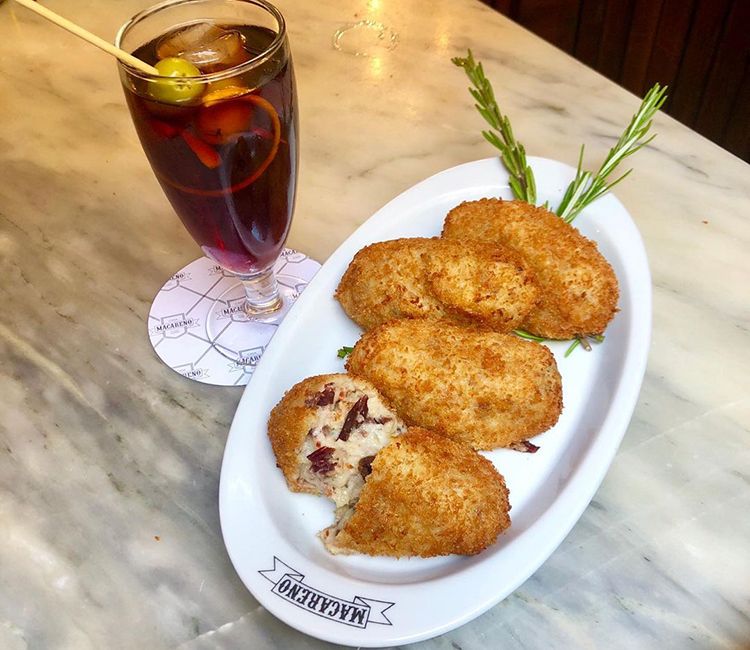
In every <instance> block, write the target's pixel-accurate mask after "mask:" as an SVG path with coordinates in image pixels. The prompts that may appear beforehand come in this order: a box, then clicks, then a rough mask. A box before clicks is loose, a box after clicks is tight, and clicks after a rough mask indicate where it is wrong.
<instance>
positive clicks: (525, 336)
mask: <svg viewBox="0 0 750 650" xmlns="http://www.w3.org/2000/svg"><path fill="white" fill-rule="evenodd" d="M513 334H515V335H516V336H518V337H519V338H522V339H526V340H527V341H536V342H537V343H544V342H545V341H546V340H547V339H545V338H544V337H543V336H537V335H536V334H532V333H531V332H527V331H526V330H513Z"/></svg>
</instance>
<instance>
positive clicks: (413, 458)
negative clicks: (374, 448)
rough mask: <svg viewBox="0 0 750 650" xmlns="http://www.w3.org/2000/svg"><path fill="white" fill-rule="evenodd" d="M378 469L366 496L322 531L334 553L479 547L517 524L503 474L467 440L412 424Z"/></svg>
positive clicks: (471, 550) (428, 553)
mask: <svg viewBox="0 0 750 650" xmlns="http://www.w3.org/2000/svg"><path fill="white" fill-rule="evenodd" d="M371 470H372V471H371V473H370V474H369V475H368V476H367V478H366V480H365V484H364V487H363V488H362V491H361V493H360V495H359V500H358V501H356V502H354V503H352V504H351V505H350V506H349V507H346V508H340V509H339V511H337V522H336V524H334V525H333V526H331V527H330V528H327V529H326V530H324V531H322V532H321V533H320V537H321V539H322V540H323V543H324V544H325V545H326V547H327V548H328V550H329V551H331V553H365V554H367V555H387V556H392V557H404V556H419V557H433V556H437V555H450V554H453V553H456V554H460V555H474V554H476V553H479V552H480V551H483V550H484V549H486V548H487V547H488V546H490V545H492V544H494V543H495V541H496V540H497V537H498V535H499V534H500V533H501V532H502V531H504V530H505V529H506V528H508V526H510V517H509V516H508V511H509V509H510V506H509V504H508V490H507V488H506V486H505V481H504V480H503V477H502V476H500V474H498V473H497V471H496V470H495V468H494V466H493V465H492V463H491V462H490V461H488V460H487V459H486V458H483V457H482V456H480V455H479V454H478V453H477V452H475V451H474V450H473V449H471V447H469V446H468V445H466V444H464V443H460V442H456V441H454V440H450V439H448V438H445V437H443V436H439V435H437V434H435V433H432V432H430V431H426V430H424V429H418V428H410V429H408V430H407V431H406V433H404V434H403V435H401V436H399V437H398V438H394V439H393V440H392V441H391V442H390V443H389V444H388V445H387V446H386V447H384V448H383V450H382V451H380V453H378V454H377V456H375V460H374V461H373V462H372V466H371Z"/></svg>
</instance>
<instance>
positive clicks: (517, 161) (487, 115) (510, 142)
mask: <svg viewBox="0 0 750 650" xmlns="http://www.w3.org/2000/svg"><path fill="white" fill-rule="evenodd" d="M451 61H453V63H454V65H457V66H458V67H460V68H463V69H464V72H465V73H466V76H467V77H468V78H469V80H470V81H471V83H472V84H473V85H474V87H473V88H469V92H470V93H471V96H472V97H473V98H474V99H475V100H476V102H477V103H476V104H475V106H476V109H477V110H478V111H479V114H480V115H481V116H482V117H483V118H484V119H485V121H486V122H487V124H489V125H490V127H492V129H491V130H490V131H482V135H483V136H484V138H485V140H487V142H489V143H490V144H491V145H492V146H493V147H496V148H497V149H499V150H500V155H501V158H502V161H503V164H504V165H505V167H506V169H507V170H508V172H509V173H510V181H509V182H510V188H511V190H512V191H513V196H515V197H516V198H518V199H522V200H523V201H526V202H527V203H531V204H536V183H535V182H534V172H532V171H531V167H529V165H528V163H527V162H526V151H525V149H524V148H523V145H522V144H521V143H520V142H518V141H517V140H516V138H515V136H514V135H513V129H512V128H511V126H510V120H509V119H508V116H507V115H503V114H502V112H501V111H500V107H499V106H498V105H497V100H496V99H495V91H494V90H493V89H492V84H490V81H489V79H487V77H485V76H484V70H483V68H482V64H481V63H477V62H476V61H475V60H474V55H473V54H472V53H471V50H469V51H468V53H467V55H466V57H464V58H461V57H458V56H457V57H455V58H453V59H451Z"/></svg>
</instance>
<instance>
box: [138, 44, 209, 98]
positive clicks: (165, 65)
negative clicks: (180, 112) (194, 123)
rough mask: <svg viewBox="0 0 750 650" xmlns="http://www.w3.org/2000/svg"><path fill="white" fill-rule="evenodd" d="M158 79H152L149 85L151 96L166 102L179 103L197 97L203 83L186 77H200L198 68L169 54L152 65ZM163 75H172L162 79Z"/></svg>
mask: <svg viewBox="0 0 750 650" xmlns="http://www.w3.org/2000/svg"><path fill="white" fill-rule="evenodd" d="M154 67H155V68H156V69H157V70H158V71H159V74H160V75H161V76H162V78H160V79H152V80H151V82H150V86H149V92H150V93H151V96H152V97H153V98H154V99H156V100H157V101H160V102H165V103H167V104H181V103H183V102H187V101H190V100H191V99H195V98H196V97H198V96H199V95H200V94H201V93H202V92H203V90H204V87H205V84H204V83H202V82H200V81H198V80H196V79H187V78H186V77H200V75H201V71H200V70H198V68H196V67H195V66H194V65H193V64H192V63H190V61H187V60H186V59H180V58H178V57H176V56H170V57H167V58H166V59H162V60H161V61H159V62H158V63H157V64H156V65H155V66H154ZM163 77H173V78H171V79H164V78H163Z"/></svg>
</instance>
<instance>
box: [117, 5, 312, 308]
mask: <svg viewBox="0 0 750 650" xmlns="http://www.w3.org/2000/svg"><path fill="white" fill-rule="evenodd" d="M116 44H117V45H118V46H119V47H122V48H123V49H126V50H127V51H129V52H132V53H133V54H134V55H135V56H136V57H138V58H140V59H142V60H144V61H146V62H147V63H150V64H152V65H154V66H156V68H157V70H158V71H159V73H160V76H151V75H148V74H145V73H142V72H140V71H138V70H135V69H132V68H129V67H127V66H125V65H123V64H120V74H121V79H122V83H123V87H124V90H125V96H126V98H127V103H128V106H129V108H130V112H131V115H132V117H133V121H134V124H135V127H136V130H137V132H138V136H139V138H140V141H141V144H142V145H143V149H144V151H145V152H146V155H147V156H148V159H149V161H150V163H151V167H152V169H153V171H154V173H155V174H156V177H157V178H158V180H159V183H160V184H161V186H162V188H163V190H164V192H165V194H166V195H167V197H168V199H169V201H170V203H171V204H172V207H173V208H174V210H175V212H176V213H177V215H178V216H179V218H180V219H181V220H182V223H183V224H184V225H185V227H186V228H187V229H188V231H189V232H190V234H191V235H192V236H193V238H194V239H195V241H196V242H197V243H198V245H199V246H200V247H201V249H202V251H203V253H204V254H205V255H206V256H208V257H209V258H211V259H213V260H215V261H216V262H217V263H218V264H219V265H220V266H221V267H222V268H223V269H225V270H227V271H230V272H232V273H234V274H236V275H237V276H238V278H239V280H240V281H242V282H243V284H244V286H245V289H246V297H247V302H246V307H245V309H246V311H247V313H248V314H250V315H256V316H258V315H259V316H263V315H264V314H269V313H273V312H274V311H276V310H278V309H279V308H280V306H281V298H280V295H279V292H278V287H277V285H276V282H275V279H274V277H273V270H272V269H273V265H274V262H275V261H276V259H277V258H278V257H279V254H280V253H281V250H282V248H283V245H284V242H285V240H286V237H287V234H288V232H289V227H290V225H291V220H292V213H293V209H294V197H295V187H296V174H297V164H298V153H297V130H298V127H297V110H296V109H297V107H296V92H295V83H294V72H293V69H292V60H291V56H290V51H289V45H288V42H287V39H286V33H285V25H284V19H283V17H282V16H281V14H280V13H279V12H278V10H277V9H275V7H273V6H272V5H270V4H268V3H267V2H265V1H264V0H172V1H169V2H165V3H162V4H160V5H157V6H156V7H153V8H152V9H148V10H146V11H144V12H142V13H141V14H138V15H137V16H135V17H134V18H133V19H132V20H131V21H129V22H128V23H127V24H126V25H124V26H123V28H122V29H121V30H120V32H119V33H118V36H117V40H116Z"/></svg>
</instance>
